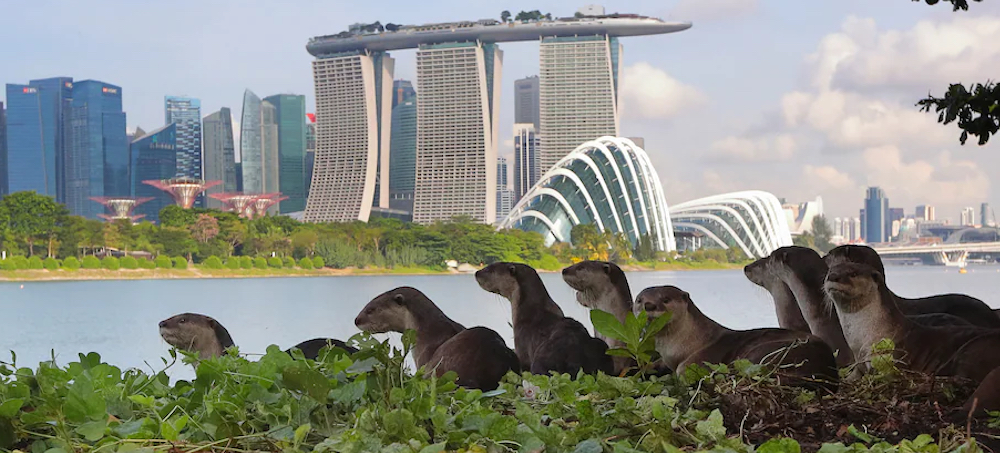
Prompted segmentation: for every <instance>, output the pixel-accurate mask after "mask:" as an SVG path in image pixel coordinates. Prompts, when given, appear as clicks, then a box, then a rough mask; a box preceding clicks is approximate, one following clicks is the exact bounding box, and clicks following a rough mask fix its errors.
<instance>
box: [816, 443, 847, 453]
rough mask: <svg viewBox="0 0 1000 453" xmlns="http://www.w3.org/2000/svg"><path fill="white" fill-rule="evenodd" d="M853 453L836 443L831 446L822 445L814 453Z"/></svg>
mask: <svg viewBox="0 0 1000 453" xmlns="http://www.w3.org/2000/svg"><path fill="white" fill-rule="evenodd" d="M851 451H853V449H852V448H850V447H848V446H846V445H844V444H842V443H840V442H837V443H832V444H823V446H822V447H820V448H819V450H818V451H817V452H816V453H850V452H851Z"/></svg>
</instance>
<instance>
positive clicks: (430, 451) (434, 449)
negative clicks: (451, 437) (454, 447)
mask: <svg viewBox="0 0 1000 453" xmlns="http://www.w3.org/2000/svg"><path fill="white" fill-rule="evenodd" d="M446 445H447V442H440V443H436V444H431V445H428V446H426V447H424V448H421V449H420V453H441V452H442V451H444V447H445V446H446Z"/></svg>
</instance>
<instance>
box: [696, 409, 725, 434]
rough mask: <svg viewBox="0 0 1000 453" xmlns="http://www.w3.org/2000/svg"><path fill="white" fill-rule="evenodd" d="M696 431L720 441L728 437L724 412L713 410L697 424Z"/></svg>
mask: <svg viewBox="0 0 1000 453" xmlns="http://www.w3.org/2000/svg"><path fill="white" fill-rule="evenodd" d="M695 431H696V432H697V433H698V435H700V436H701V437H703V438H706V439H709V440H714V441H719V440H722V439H725V438H726V427H725V425H723V424H722V412H719V410H718V409H714V410H712V413H711V414H709V415H708V418H707V419H705V420H702V421H700V422H698V423H697V424H696V425H695Z"/></svg>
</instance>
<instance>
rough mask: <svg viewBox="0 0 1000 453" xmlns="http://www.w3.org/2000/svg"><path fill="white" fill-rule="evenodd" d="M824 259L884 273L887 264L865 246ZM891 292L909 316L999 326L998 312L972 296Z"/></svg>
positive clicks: (845, 249) (844, 247)
mask: <svg viewBox="0 0 1000 453" xmlns="http://www.w3.org/2000/svg"><path fill="white" fill-rule="evenodd" d="M823 260H824V261H826V263H827V266H830V267H833V266H834V265H835V264H839V263H843V262H853V263H859V264H866V265H868V266H871V267H872V268H873V269H875V270H877V271H878V272H880V273H882V275H885V266H884V264H882V258H881V257H879V255H878V252H876V251H875V250H874V249H872V248H871V247H867V246H863V245H841V246H839V247H835V248H834V249H833V250H830V252H829V253H827V255H826V256H825V257H823ZM889 293H890V294H891V295H892V297H893V298H894V299H895V301H896V305H897V306H898V307H899V309H900V311H902V312H903V313H904V314H906V315H908V316H916V315H926V314H934V313H946V314H949V315H952V316H956V317H959V318H962V319H964V320H965V321H967V322H968V323H970V324H972V325H974V326H980V327H989V328H1000V317H998V316H997V314H996V311H995V310H994V309H992V308H990V307H989V306H988V305H986V303H984V302H983V301H981V300H979V299H977V298H975V297H972V296H967V295H965V294H954V293H951V294H939V295H935V296H928V297H921V298H916V299H910V298H906V297H900V296H899V295H897V294H896V293H894V292H893V291H892V290H889ZM930 319H933V318H930ZM939 319H940V318H939ZM945 319H946V318H945Z"/></svg>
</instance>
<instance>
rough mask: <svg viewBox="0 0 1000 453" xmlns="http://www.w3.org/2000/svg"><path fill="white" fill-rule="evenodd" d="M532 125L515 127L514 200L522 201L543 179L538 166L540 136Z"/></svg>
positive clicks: (516, 125)
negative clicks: (539, 180) (540, 179)
mask: <svg viewBox="0 0 1000 453" xmlns="http://www.w3.org/2000/svg"><path fill="white" fill-rule="evenodd" d="M535 131H536V129H535V126H534V125H531V124H520V123H519V124H515V125H514V198H515V199H516V200H520V199H521V197H523V196H524V194H526V193H528V190H530V189H531V186H533V185H535V183H536V182H538V178H541V177H542V170H541V168H539V165H538V134H536V133H535Z"/></svg>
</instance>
